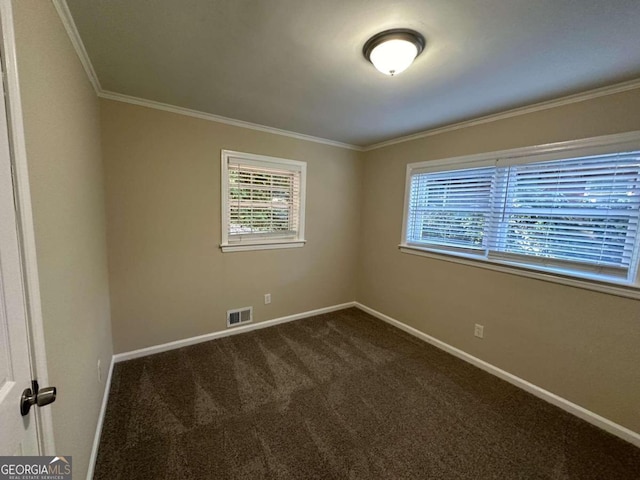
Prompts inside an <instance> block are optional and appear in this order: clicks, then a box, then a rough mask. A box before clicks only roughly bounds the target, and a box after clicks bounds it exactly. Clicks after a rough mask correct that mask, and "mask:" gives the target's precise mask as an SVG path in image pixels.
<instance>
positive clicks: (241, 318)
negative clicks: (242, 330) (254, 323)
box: [227, 307, 253, 328]
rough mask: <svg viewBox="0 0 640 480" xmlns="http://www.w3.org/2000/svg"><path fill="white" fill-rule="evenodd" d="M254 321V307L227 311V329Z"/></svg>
mask: <svg viewBox="0 0 640 480" xmlns="http://www.w3.org/2000/svg"><path fill="white" fill-rule="evenodd" d="M251 320H253V307H244V308H237V309H235V310H227V328H229V327H235V326H236V325H240V324H241V323H249V322H250V321H251Z"/></svg>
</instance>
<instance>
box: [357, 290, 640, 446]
mask: <svg viewBox="0 0 640 480" xmlns="http://www.w3.org/2000/svg"><path fill="white" fill-rule="evenodd" d="M355 306H356V307H357V308H359V309H360V310H362V311H364V312H367V313H368V314H370V315H373V316H374V317H376V318H379V319H380V320H383V321H384V322H387V323H389V324H391V325H393V326H395V327H398V328H399V329H400V330H404V331H405V332H407V333H409V334H410V335H413V336H414V337H418V338H419V339H421V340H424V341H425V342H427V343H430V344H431V345H433V346H435V347H438V348H439V349H441V350H444V351H445V352H447V353H450V354H451V355H454V356H456V357H458V358H460V359H462V360H464V361H466V362H468V363H470V364H471V365H474V366H476V367H478V368H481V369H482V370H484V371H486V372H489V373H491V374H492V375H495V376H496V377H498V378H501V379H502V380H505V381H507V382H509V383H511V384H512V385H515V386H516V387H518V388H521V389H522V390H525V391H526V392H529V393H531V394H533V395H535V396H536V397H538V398H541V399H542V400H545V401H547V402H549V403H551V404H552V405H555V406H556V407H559V408H561V409H562V410H564V411H566V412H569V413H571V414H572V415H575V416H576V417H578V418H581V419H582V420H585V421H586V422H589V423H590V424H592V425H595V426H596V427H598V428H601V429H602V430H605V431H607V432H609V433H611V434H613V435H615V436H616V437H620V438H622V439H623V440H626V441H627V442H629V443H631V444H633V445H635V446H636V447H640V433H637V432H634V431H633V430H630V429H628V428H626V427H623V426H622V425H618V424H617V423H615V422H612V421H611V420H608V419H606V418H604V417H602V416H600V415H598V414H597V413H594V412H592V411H590V410H587V409H586V408H583V407H581V406H580V405H576V404H575V403H573V402H570V401H569V400H567V399H565V398H562V397H560V396H558V395H556V394H555V393H551V392H549V391H548V390H545V389H544V388H541V387H538V386H537V385H534V384H533V383H530V382H527V381H526V380H524V379H522V378H520V377H517V376H515V375H513V374H511V373H509V372H507V371H505V370H502V369H500V368H498V367H496V366H494V365H491V364H490V363H487V362H485V361H484V360H480V359H479V358H477V357H474V356H473V355H469V354H468V353H466V352H464V351H462V350H460V349H458V348H456V347H452V346H451V345H449V344H448V343H445V342H443V341H441V340H438V339H437V338H434V337H432V336H431V335H427V334H426V333H423V332H421V331H420V330H417V329H415V328H413V327H410V326H409V325H406V324H404V323H402V322H400V321H399V320H396V319H395V318H391V317H390V316H388V315H385V314H384V313H380V312H378V311H377V310H374V309H373V308H369V307H367V306H366V305H363V304H361V303H359V302H355Z"/></svg>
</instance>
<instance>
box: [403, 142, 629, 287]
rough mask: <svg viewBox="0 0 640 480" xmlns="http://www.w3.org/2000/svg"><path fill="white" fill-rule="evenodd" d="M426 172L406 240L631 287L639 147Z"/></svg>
mask: <svg viewBox="0 0 640 480" xmlns="http://www.w3.org/2000/svg"><path fill="white" fill-rule="evenodd" d="M513 162H514V164H509V163H510V160H509V159H502V160H500V161H496V162H494V163H495V166H493V167H483V168H464V169H458V170H451V171H437V172H424V171H418V172H416V173H413V174H411V176H410V193H409V197H408V216H407V220H406V221H407V224H406V239H405V241H406V244H408V245H416V246H424V247H428V248H431V249H436V250H444V251H451V252H463V253H468V254H471V255H477V256H479V257H484V258H487V259H492V260H498V261H503V262H509V263H515V264H518V265H524V266H531V267H534V268H535V267H536V266H540V267H544V268H552V269H555V270H560V271H562V272H565V271H566V272H569V273H571V272H574V273H575V272H585V273H588V274H591V275H594V274H595V275H596V276H597V275H601V276H603V277H606V278H619V279H626V280H628V281H632V280H633V279H632V276H633V275H635V269H636V266H637V263H638V244H639V237H640V233H639V228H638V222H639V219H640V151H631V152H625V153H615V154H603V155H595V156H587V157H580V158H567V159H560V160H554V161H545V162H535V161H532V162H529V163H526V161H524V162H523V159H522V158H518V159H517V160H516V159H513Z"/></svg>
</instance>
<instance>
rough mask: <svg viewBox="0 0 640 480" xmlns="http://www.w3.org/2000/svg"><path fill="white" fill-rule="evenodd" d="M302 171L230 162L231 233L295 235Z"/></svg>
mask: <svg viewBox="0 0 640 480" xmlns="http://www.w3.org/2000/svg"><path fill="white" fill-rule="evenodd" d="M299 193H300V172H297V171H284V170H279V169H269V168H267V167H256V166H253V165H242V164H240V163H237V164H230V165H229V200H228V208H229V211H228V215H229V232H228V233H229V237H230V239H232V237H234V236H236V237H239V236H247V235H252V234H255V235H258V236H260V237H261V238H264V237H269V235H270V234H271V235H272V236H275V237H279V236H282V235H295V233H296V231H297V229H298V209H299Z"/></svg>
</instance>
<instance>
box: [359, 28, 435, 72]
mask: <svg viewBox="0 0 640 480" xmlns="http://www.w3.org/2000/svg"><path fill="white" fill-rule="evenodd" d="M425 43H426V42H425V39H424V37H423V36H422V35H421V34H419V33H418V32H416V31H414V30H409V29H407V28H394V29H393V30H385V31H384V32H380V33H378V34H377V35H374V36H373V37H371V38H370V39H369V40H367V43H365V44H364V47H363V49H362V53H363V54H364V58H366V59H367V60H369V61H370V62H371V63H372V64H373V66H374V67H376V68H377V69H378V70H379V71H381V72H382V73H384V74H385V75H389V76H392V77H393V76H394V75H397V74H399V73H400V72H403V71H405V70H406V69H407V68H409V66H410V65H411V64H412V63H413V61H414V60H415V58H416V57H417V56H418V55H420V53H421V52H422V50H424V46H425Z"/></svg>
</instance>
